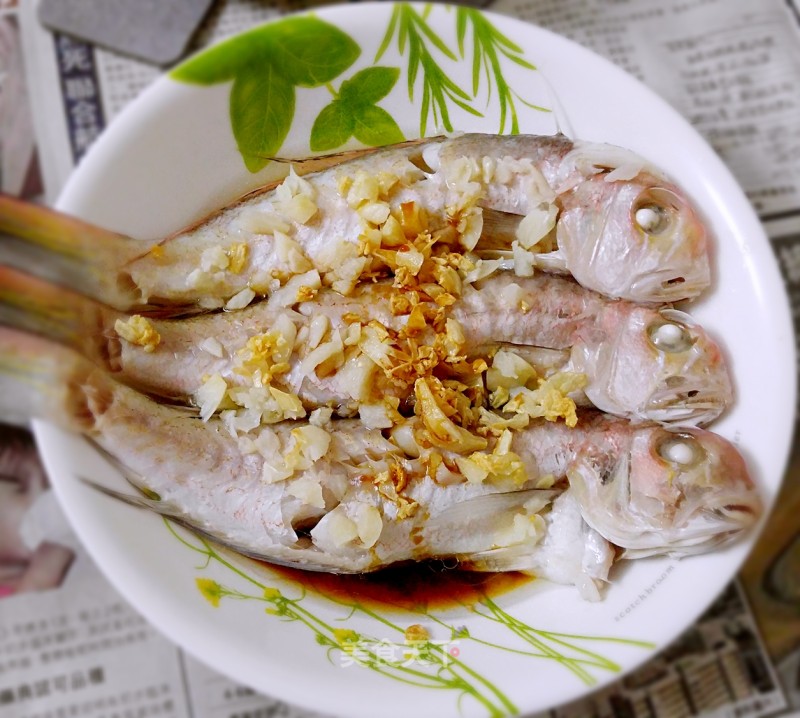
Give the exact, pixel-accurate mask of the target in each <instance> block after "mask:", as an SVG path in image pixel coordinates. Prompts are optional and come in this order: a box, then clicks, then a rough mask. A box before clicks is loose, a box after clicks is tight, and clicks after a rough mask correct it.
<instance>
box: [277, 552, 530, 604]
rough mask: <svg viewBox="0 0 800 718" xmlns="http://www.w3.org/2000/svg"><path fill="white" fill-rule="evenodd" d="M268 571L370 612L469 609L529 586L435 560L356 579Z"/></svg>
mask: <svg viewBox="0 0 800 718" xmlns="http://www.w3.org/2000/svg"><path fill="white" fill-rule="evenodd" d="M269 568H270V570H272V571H275V572H276V573H278V574H279V575H281V576H283V577H284V578H286V579H289V580H291V581H293V582H294V583H297V584H299V585H301V586H302V587H303V588H305V589H307V590H311V591H314V592H316V593H318V594H320V595H322V596H326V597H328V598H332V599H335V600H339V601H344V602H357V603H361V604H363V605H365V606H369V607H371V608H392V609H401V610H408V611H420V610H423V611H424V610H432V609H445V608H454V607H457V606H469V605H472V604H475V603H478V602H479V601H481V600H482V599H484V598H486V597H491V598H495V597H497V596H500V595H502V594H504V593H508V592H509V591H512V590H514V589H515V588H519V587H520V586H524V585H526V584H528V583H530V582H531V581H532V580H533V577H532V576H529V575H527V574H524V573H519V572H517V571H510V572H507V573H479V572H476V571H467V570H465V569H459V568H448V567H447V566H445V565H444V564H443V563H442V562H441V561H424V562H420V563H409V564H404V565H401V566H397V567H390V568H385V569H383V570H381V571H376V572H374V573H366V574H359V575H349V574H331V573H318V572H316V571H303V570H300V569H295V568H286V567H284V566H273V565H272V564H269Z"/></svg>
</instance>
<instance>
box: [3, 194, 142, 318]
mask: <svg viewBox="0 0 800 718" xmlns="http://www.w3.org/2000/svg"><path fill="white" fill-rule="evenodd" d="M150 246H151V245H150V244H147V243H141V242H138V241H136V240H133V239H131V238H130V237H127V236H125V235H122V234H118V233H117V232H112V231H110V230H107V229H102V228H101V227H97V226H95V225H93V224H90V223H88V222H84V221H82V220H80V219H77V218H75V217H71V216H69V215H66V214H63V213H61V212H58V211H56V210H52V209H48V208H46V207H42V206H39V205H35V204H32V203H30V202H24V201H23V200H20V199H16V198H14V197H10V196H8V195H5V194H0V262H2V263H3V264H9V265H11V266H14V267H16V268H18V269H22V270H24V271H29V272H31V273H33V274H37V275H40V276H45V277H46V278H48V279H50V280H52V281H55V282H57V283H59V284H65V285H66V286H68V287H73V288H75V289H80V291H81V292H84V293H86V294H89V295H90V296H92V297H94V298H96V299H100V300H101V301H103V302H105V303H106V304H109V305H110V306H113V307H115V308H117V309H123V310H124V309H128V308H130V307H133V306H137V305H139V304H142V297H141V293H140V292H139V291H138V289H137V288H136V287H135V286H133V283H132V282H131V281H130V278H129V277H128V275H127V274H126V273H125V271H124V267H125V265H126V264H127V263H128V262H130V261H132V260H134V259H136V258H137V257H140V256H141V255H143V254H145V253H146V252H147V251H149V249H150Z"/></svg>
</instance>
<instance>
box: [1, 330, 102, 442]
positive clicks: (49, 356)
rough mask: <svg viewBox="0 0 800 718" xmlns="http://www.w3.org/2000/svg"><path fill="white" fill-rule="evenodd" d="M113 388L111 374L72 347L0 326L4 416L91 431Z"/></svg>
mask: <svg viewBox="0 0 800 718" xmlns="http://www.w3.org/2000/svg"><path fill="white" fill-rule="evenodd" d="M113 391H114V383H113V380H111V379H110V378H109V377H108V376H107V375H106V374H104V373H103V372H101V371H100V370H98V369H97V368H96V367H95V366H94V365H93V364H92V363H91V362H90V361H88V360H87V359H85V358H84V357H82V356H80V355H79V354H78V353H76V352H74V351H72V350H71V349H68V348H66V347H63V346H61V345H59V344H55V343H53V342H51V341H48V340H47V339H43V338H41V337H38V336H34V335H33V334H27V333H25V332H20V331H17V330H15V329H8V328H6V327H0V416H3V418H4V420H5V419H6V418H8V419H9V420H11V421H13V422H14V423H24V422H25V421H29V420H30V419H45V420H47V421H52V422H53V423H55V424H58V425H59V426H62V427H64V428H67V429H71V430H76V431H80V432H84V433H91V431H92V430H93V428H94V426H95V418H96V417H97V416H99V415H101V414H102V413H103V407H104V406H107V405H108V404H109V403H110V401H111V400H112V398H113Z"/></svg>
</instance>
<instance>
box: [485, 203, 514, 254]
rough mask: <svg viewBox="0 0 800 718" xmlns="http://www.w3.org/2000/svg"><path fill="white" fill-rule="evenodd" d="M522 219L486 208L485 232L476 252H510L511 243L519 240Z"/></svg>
mask: <svg viewBox="0 0 800 718" xmlns="http://www.w3.org/2000/svg"><path fill="white" fill-rule="evenodd" d="M522 219H523V217H522V215H520V214H512V213H511V212H502V211H501V210H499V209H491V208H489V207H484V208H483V231H482V232H481V237H480V239H479V240H478V244H477V245H476V246H475V250H476V251H488V250H492V249H500V250H509V251H510V250H511V243H512V242H513V241H514V240H515V239H516V238H517V228H518V227H519V223H520V222H521V221H522Z"/></svg>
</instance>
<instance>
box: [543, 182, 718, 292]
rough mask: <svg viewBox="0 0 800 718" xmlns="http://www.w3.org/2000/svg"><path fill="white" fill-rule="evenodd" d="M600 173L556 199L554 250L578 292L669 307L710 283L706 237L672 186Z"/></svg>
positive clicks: (696, 216) (700, 223)
mask: <svg viewBox="0 0 800 718" xmlns="http://www.w3.org/2000/svg"><path fill="white" fill-rule="evenodd" d="M608 178H609V175H608V174H607V173H601V174H596V175H592V176H591V177H589V178H587V179H585V180H584V181H583V182H580V183H579V184H578V185H577V186H576V187H574V188H573V189H572V190H571V191H570V192H567V193H565V194H564V195H563V197H562V200H561V203H562V209H561V213H560V215H559V219H558V225H557V242H558V247H559V250H560V251H561V252H562V253H563V256H564V259H565V261H566V265H567V268H568V269H569V271H570V273H571V274H572V275H573V276H574V277H575V278H576V279H577V280H578V282H580V283H581V284H583V285H584V286H586V287H589V288H591V289H594V290H596V291H599V292H601V293H603V294H606V295H609V296H612V297H621V298H624V299H630V300H632V301H636V302H659V303H666V302H675V301H679V300H681V299H689V298H692V297H696V296H697V295H699V294H700V293H701V292H702V291H703V290H704V289H705V288H706V287H708V286H709V284H710V282H711V270H710V263H709V241H708V233H707V230H706V227H705V224H704V222H703V221H702V218H701V217H700V215H699V214H698V212H697V211H696V210H695V208H694V207H692V205H691V203H690V202H689V200H688V198H687V197H686V195H685V194H684V193H683V192H682V191H681V190H680V189H679V188H678V187H676V186H675V185H673V184H671V183H670V182H668V181H666V180H665V179H663V178H658V177H656V176H655V175H653V174H650V173H647V172H640V173H639V174H638V175H637V176H636V177H634V178H633V179H630V180H614V181H608Z"/></svg>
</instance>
